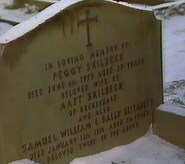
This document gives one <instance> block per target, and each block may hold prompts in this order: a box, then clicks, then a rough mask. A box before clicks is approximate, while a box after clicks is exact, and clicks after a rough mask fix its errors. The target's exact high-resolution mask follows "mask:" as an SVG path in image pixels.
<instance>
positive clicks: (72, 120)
mask: <svg viewBox="0 0 185 164" xmlns="http://www.w3.org/2000/svg"><path fill="white" fill-rule="evenodd" d="M0 43H1V59H0V79H1V80H0V92H1V95H2V96H1V100H0V129H1V130H0V141H1V142H0V163H1V164H7V163H8V162H10V161H13V160H18V159H22V158H29V159H31V160H33V161H36V162H41V163H47V164H50V163H51V164H60V163H67V162H69V161H71V160H72V159H73V158H75V157H82V156H86V155H90V154H94V153H98V152H101V151H105V150H108V149H110V148H112V147H114V146H118V145H123V144H128V143H130V142H132V141H134V140H135V139H137V138H139V137H141V136H142V135H143V134H144V133H145V132H146V131H147V130H148V129H149V127H150V125H151V123H152V121H153V110H154V109H155V108H156V107H157V106H158V105H159V104H161V103H162V101H163V95H162V57H161V22H160V21H158V20H156V19H155V17H154V15H153V13H151V12H148V11H141V10H137V9H132V8H128V7H125V6H123V5H121V4H116V3H113V2H111V1H109V0H102V1H99V0H91V1H82V0H76V1H68V0H66V1H65V0H64V1H61V2H58V3H56V4H54V5H52V6H50V7H49V8H47V9H46V10H45V11H43V12H41V13H39V14H38V15H36V16H35V17H33V18H31V19H30V20H28V21H25V22H23V23H20V24H19V25H17V26H15V27H13V28H12V29H10V30H9V31H8V32H7V33H5V34H4V35H3V36H2V37H0Z"/></svg>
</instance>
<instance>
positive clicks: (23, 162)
mask: <svg viewBox="0 0 185 164" xmlns="http://www.w3.org/2000/svg"><path fill="white" fill-rule="evenodd" d="M9 164H38V163H35V162H33V161H30V160H28V159H23V160H19V161H15V162H11V163H9Z"/></svg>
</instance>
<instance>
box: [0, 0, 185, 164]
mask: <svg viewBox="0 0 185 164" xmlns="http://www.w3.org/2000/svg"><path fill="white" fill-rule="evenodd" d="M7 2H8V0H0V15H1V16H3V17H4V18H8V19H13V20H16V21H24V20H26V19H29V18H30V17H31V16H33V15H35V14H36V13H37V11H36V10H35V12H33V13H32V15H30V14H27V13H26V12H27V10H28V9H27V8H23V9H21V10H13V11H7V10H6V11H5V10H4V9H3V8H2V5H1V4H2V3H3V5H4V3H7ZM9 2H10V1H9ZM11 27H12V26H11V25H9V24H6V23H0V35H1V34H2V33H4V32H5V31H7V30H8V29H9V28H11ZM184 62H185V16H173V17H171V18H169V19H165V20H163V72H164V99H165V103H166V104H173V105H177V106H181V107H183V108H185V64H184ZM143 152H144V153H143ZM159 161H160V162H159ZM90 163H91V164H95V163H96V164H100V163H101V164H159V163H161V164H167V163H168V164H169V163H171V164H184V163H185V151H184V150H182V149H180V148H178V147H176V146H174V145H172V144H170V143H168V142H166V141H164V140H162V139H160V138H159V137H157V136H155V135H152V134H151V133H147V134H146V135H145V136H143V137H141V138H139V139H138V140H136V141H135V142H133V143H132V144H129V145H125V146H120V147H116V148H114V149H112V150H109V151H107V152H102V153H100V154H97V155H94V156H89V157H85V158H80V159H75V160H73V161H72V162H71V164H90ZM11 164H34V163H33V162H31V161H29V160H21V161H17V162H13V163H11Z"/></svg>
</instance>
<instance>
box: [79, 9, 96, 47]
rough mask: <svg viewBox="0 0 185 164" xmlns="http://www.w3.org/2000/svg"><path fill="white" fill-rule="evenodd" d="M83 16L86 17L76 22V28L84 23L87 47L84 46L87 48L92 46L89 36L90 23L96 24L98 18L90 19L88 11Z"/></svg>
mask: <svg viewBox="0 0 185 164" xmlns="http://www.w3.org/2000/svg"><path fill="white" fill-rule="evenodd" d="M85 15H86V18H85V19H83V20H78V22H77V26H80V25H81V24H85V23H86V29H87V45H86V46H87V47H89V46H92V43H91V36H90V23H91V22H98V17H97V15H96V16H95V17H90V11H89V10H85Z"/></svg>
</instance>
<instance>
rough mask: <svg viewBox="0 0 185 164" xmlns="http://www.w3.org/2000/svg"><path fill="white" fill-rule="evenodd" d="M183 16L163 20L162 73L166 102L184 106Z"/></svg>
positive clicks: (184, 17)
mask: <svg viewBox="0 0 185 164" xmlns="http://www.w3.org/2000/svg"><path fill="white" fill-rule="evenodd" d="M184 62H185V16H174V17H172V18H170V19H166V20H163V74H164V100H165V103H166V104H173V105H178V106H181V107H185V64H184Z"/></svg>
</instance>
